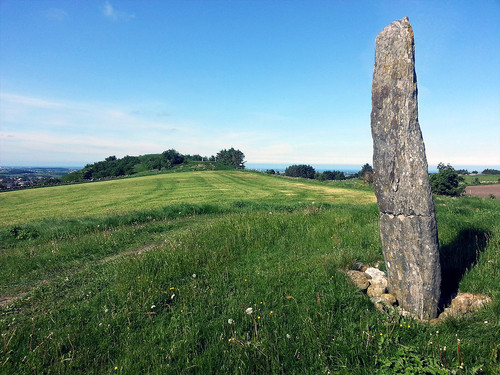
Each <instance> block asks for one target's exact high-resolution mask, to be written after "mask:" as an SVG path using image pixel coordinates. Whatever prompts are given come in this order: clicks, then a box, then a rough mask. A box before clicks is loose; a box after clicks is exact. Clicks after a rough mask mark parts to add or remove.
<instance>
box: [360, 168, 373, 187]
mask: <svg viewBox="0 0 500 375" xmlns="http://www.w3.org/2000/svg"><path fill="white" fill-rule="evenodd" d="M358 177H359V178H361V179H362V180H363V181H364V182H366V183H367V184H373V167H372V166H371V165H370V164H368V163H366V164H365V165H363V166H362V167H361V170H360V171H359V172H358Z"/></svg>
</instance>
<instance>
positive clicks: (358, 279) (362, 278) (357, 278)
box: [347, 270, 370, 290]
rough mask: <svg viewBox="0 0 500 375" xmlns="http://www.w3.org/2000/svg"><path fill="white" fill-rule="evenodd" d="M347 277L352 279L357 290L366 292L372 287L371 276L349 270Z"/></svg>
mask: <svg viewBox="0 0 500 375" xmlns="http://www.w3.org/2000/svg"><path fill="white" fill-rule="evenodd" d="M347 275H348V276H349V277H350V278H351V280H352V282H353V283H354V285H356V288H358V289H361V290H366V289H367V288H368V287H369V286H370V282H369V281H368V279H369V276H368V275H367V274H366V273H364V272H361V271H355V270H349V271H347Z"/></svg>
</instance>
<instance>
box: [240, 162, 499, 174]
mask: <svg viewBox="0 0 500 375" xmlns="http://www.w3.org/2000/svg"><path fill="white" fill-rule="evenodd" d="M293 164H307V163H288V164H285V163H245V168H246V169H255V170H257V171H265V170H267V169H274V170H275V171H280V172H284V171H285V169H286V168H287V167H289V166H290V165H293ZM308 165H310V166H311V167H313V168H314V169H315V170H316V172H324V171H341V172H344V173H357V172H359V171H360V170H361V167H362V165H356V164H308ZM370 165H372V164H371V163H370ZM452 166H453V168H455V169H467V170H468V171H469V173H470V172H473V171H478V172H479V173H481V172H482V171H484V170H485V169H497V170H500V166H498V165H452ZM437 172H438V170H437V165H429V173H437Z"/></svg>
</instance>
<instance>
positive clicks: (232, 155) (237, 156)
mask: <svg viewBox="0 0 500 375" xmlns="http://www.w3.org/2000/svg"><path fill="white" fill-rule="evenodd" d="M244 158H245V154H244V153H243V152H241V151H240V150H235V149H234V148H232V147H231V148H230V149H229V150H226V149H224V150H220V151H219V152H218V153H217V156H216V160H217V162H218V163H222V164H225V165H230V166H232V167H234V168H239V169H244V168H245V164H244V163H245V162H244V161H243V159H244Z"/></svg>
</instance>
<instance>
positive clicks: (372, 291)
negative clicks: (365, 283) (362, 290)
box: [366, 284, 387, 297]
mask: <svg viewBox="0 0 500 375" xmlns="http://www.w3.org/2000/svg"><path fill="white" fill-rule="evenodd" d="M386 292H387V288H386V287H385V286H381V285H377V284H375V285H370V286H369V287H368V289H367V290H366V294H368V297H380V296H381V295H382V294H385V293H386Z"/></svg>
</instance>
